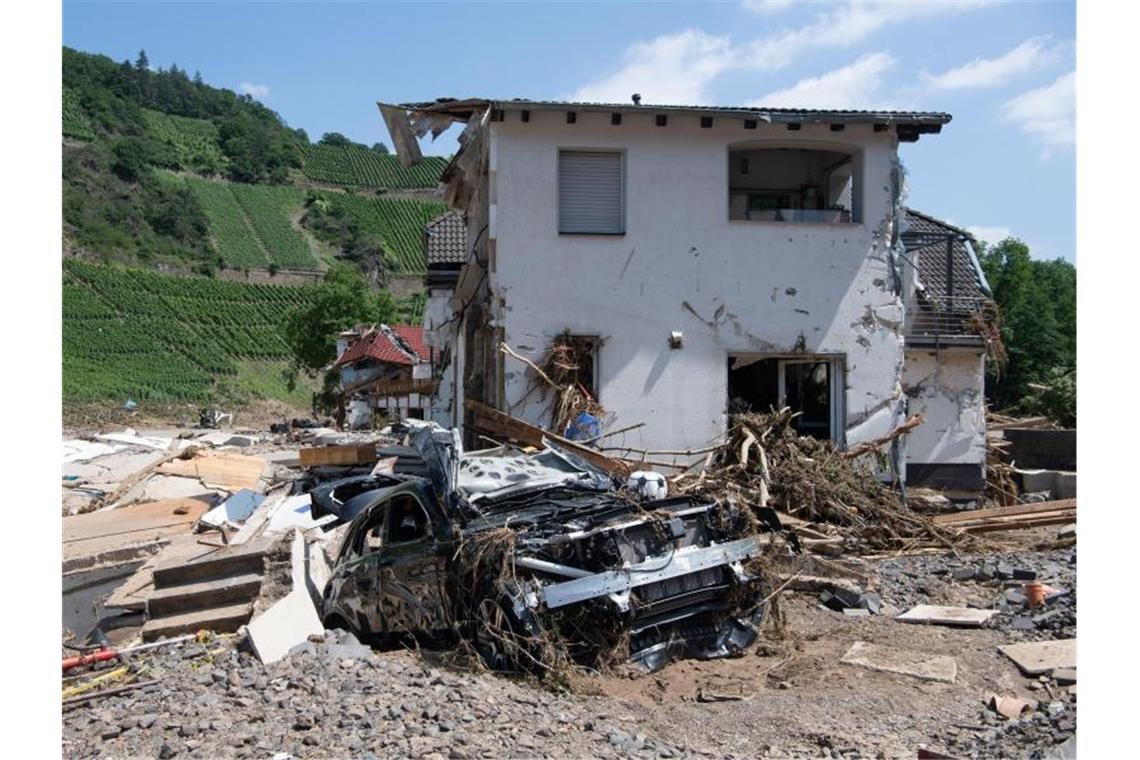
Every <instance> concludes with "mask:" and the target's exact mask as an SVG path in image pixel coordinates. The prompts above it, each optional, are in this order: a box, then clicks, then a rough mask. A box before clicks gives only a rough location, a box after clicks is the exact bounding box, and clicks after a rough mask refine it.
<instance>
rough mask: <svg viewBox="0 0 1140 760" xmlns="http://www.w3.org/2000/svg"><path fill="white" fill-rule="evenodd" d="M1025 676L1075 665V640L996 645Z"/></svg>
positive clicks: (1042, 673)
mask: <svg viewBox="0 0 1140 760" xmlns="http://www.w3.org/2000/svg"><path fill="white" fill-rule="evenodd" d="M998 651H999V652H1001V653H1002V654H1004V655H1005V656H1006V657H1008V658H1009V659H1011V660H1013V662H1014V663H1015V664H1016V665H1017V667H1018V668H1020V669H1021V672H1022V673H1024V674H1025V675H1027V676H1040V675H1044V674H1045V673H1048V672H1050V671H1052V670H1056V669H1058V668H1075V667H1077V640H1076V639H1057V640H1055V641H1033V642H1028V643H1024V644H1006V645H1005V646H1000V647H998Z"/></svg>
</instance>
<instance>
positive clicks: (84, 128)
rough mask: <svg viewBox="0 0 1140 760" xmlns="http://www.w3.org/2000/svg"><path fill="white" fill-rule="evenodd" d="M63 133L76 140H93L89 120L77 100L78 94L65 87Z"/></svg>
mask: <svg viewBox="0 0 1140 760" xmlns="http://www.w3.org/2000/svg"><path fill="white" fill-rule="evenodd" d="M63 134H64V136H65V137H74V138H76V139H77V140H93V139H95V133H94V132H92V131H91V122H90V120H89V119H88V118H87V114H86V113H85V112H84V110H83V106H82V104H80V102H79V98H78V96H76V94H75V93H74V92H72V91H71V90H69V89H67V88H66V87H65V88H64V89H63Z"/></svg>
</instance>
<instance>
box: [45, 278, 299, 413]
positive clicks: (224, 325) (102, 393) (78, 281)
mask: <svg viewBox="0 0 1140 760" xmlns="http://www.w3.org/2000/svg"><path fill="white" fill-rule="evenodd" d="M311 292H312V291H311V290H310V289H308V288H288V287H282V286H277V285H251V284H245V283H236V282H229V281H224V280H213V279H208V278H201V277H172V276H169V275H164V274H159V273H157V272H151V271H147V270H141V269H125V268H122V267H116V266H109V265H103V264H93V263H89V262H84V261H79V260H76V259H68V260H66V261H65V262H64V284H63V393H64V398H65V399H68V400H72V401H94V400H101V399H118V400H122V399H126V398H128V397H129V398H134V399H136V400H142V399H153V400H187V401H205V400H209V399H212V398H214V397H215V396H216V395H217V390H218V386H219V382H221V383H225V381H226V379H227V378H229V379H230V380H231V381H234V382H236V381H237V379H238V377H239V375H240V374H242V372H243V369H245V368H247V367H248V366H249V364H250V363H251V362H258V363H259V364H260V366H265V367H276V369H277V371H278V372H279V371H280V370H281V369H284V367H285V360H286V359H287V358H288V355H289V351H288V347H287V346H286V344H285V341H284V339H283V337H282V334H281V325H282V321H283V319H284V316H285V314H286V313H287V312H288V311H289V310H290V309H292V308H294V307H296V306H300V305H302V304H305V303H306V302H307V301H308V300H309V298H310V297H311V295H310V294H311Z"/></svg>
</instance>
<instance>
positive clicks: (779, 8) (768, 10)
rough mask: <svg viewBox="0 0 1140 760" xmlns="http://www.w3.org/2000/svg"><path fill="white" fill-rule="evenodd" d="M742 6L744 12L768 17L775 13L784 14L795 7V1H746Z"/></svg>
mask: <svg viewBox="0 0 1140 760" xmlns="http://www.w3.org/2000/svg"><path fill="white" fill-rule="evenodd" d="M741 5H743V6H744V10H746V11H752V12H753V13H759V14H761V15H764V16H767V15H770V14H773V13H783V12H784V11H786V10H788V9H789V8H791V7H792V6H794V5H795V2H793V0H744V2H743V3H741Z"/></svg>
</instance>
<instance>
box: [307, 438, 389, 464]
mask: <svg viewBox="0 0 1140 760" xmlns="http://www.w3.org/2000/svg"><path fill="white" fill-rule="evenodd" d="M300 455H301V466H302V467H322V466H325V465H340V466H343V465H358V464H371V463H373V462H375V461H376V460H377V459H378V458H379V456H378V455H377V453H376V444H375V443H353V444H348V445H345V446H319V447H317V448H313V449H301V451H300Z"/></svg>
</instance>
